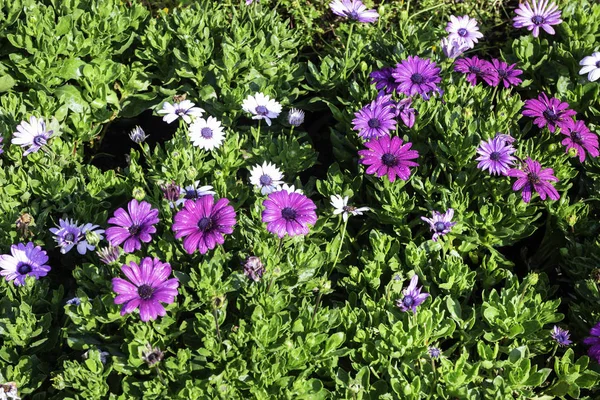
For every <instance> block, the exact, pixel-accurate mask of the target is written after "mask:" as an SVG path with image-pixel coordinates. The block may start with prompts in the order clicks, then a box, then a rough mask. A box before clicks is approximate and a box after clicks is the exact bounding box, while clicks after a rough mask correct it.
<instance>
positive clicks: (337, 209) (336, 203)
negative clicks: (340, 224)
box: [331, 194, 371, 222]
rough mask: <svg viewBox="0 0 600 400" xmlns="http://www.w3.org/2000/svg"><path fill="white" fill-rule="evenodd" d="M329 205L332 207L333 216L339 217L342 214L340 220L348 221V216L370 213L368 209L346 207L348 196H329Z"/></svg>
mask: <svg viewBox="0 0 600 400" xmlns="http://www.w3.org/2000/svg"><path fill="white" fill-rule="evenodd" d="M331 205H332V206H333V208H334V210H333V214H334V215H339V214H342V219H343V220H344V222H345V221H348V216H349V215H350V214H352V215H362V213H363V212H364V211H370V210H371V209H370V208H369V207H358V208H357V207H353V206H349V205H348V196H344V197H342V196H340V195H339V194H335V195H333V196H331Z"/></svg>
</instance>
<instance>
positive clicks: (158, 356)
mask: <svg viewBox="0 0 600 400" xmlns="http://www.w3.org/2000/svg"><path fill="white" fill-rule="evenodd" d="M164 357H165V354H164V353H163V352H162V350H161V349H159V348H158V347H154V348H152V346H151V345H150V343H146V347H145V348H144V350H142V360H144V362H145V363H146V364H148V366H149V367H152V366H154V365H156V364H158V363H159V362H161V361H162V359H163V358H164Z"/></svg>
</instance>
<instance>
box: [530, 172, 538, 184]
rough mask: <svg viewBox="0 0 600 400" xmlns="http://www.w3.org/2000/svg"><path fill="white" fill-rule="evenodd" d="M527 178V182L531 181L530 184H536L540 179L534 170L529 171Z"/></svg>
mask: <svg viewBox="0 0 600 400" xmlns="http://www.w3.org/2000/svg"><path fill="white" fill-rule="evenodd" d="M527 180H528V181H529V183H531V184H532V185H535V184H538V183H540V182H541V179H540V177H539V176H537V174H536V173H534V172H530V173H528V174H527Z"/></svg>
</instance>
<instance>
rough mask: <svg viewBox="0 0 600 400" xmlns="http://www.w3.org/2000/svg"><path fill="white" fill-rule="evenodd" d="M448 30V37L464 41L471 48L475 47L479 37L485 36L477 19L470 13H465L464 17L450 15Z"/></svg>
mask: <svg viewBox="0 0 600 400" xmlns="http://www.w3.org/2000/svg"><path fill="white" fill-rule="evenodd" d="M446 32H448V39H455V40H457V41H459V42H462V43H464V44H465V45H467V46H468V47H469V48H470V49H471V48H473V47H475V43H477V41H478V39H480V38H482V37H483V34H482V33H481V32H479V26H478V25H477V21H476V20H475V19H474V18H470V17H469V16H468V15H463V16H462V17H455V16H454V15H452V16H450V22H448V25H447V26H446Z"/></svg>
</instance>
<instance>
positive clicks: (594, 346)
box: [583, 322, 600, 364]
mask: <svg viewBox="0 0 600 400" xmlns="http://www.w3.org/2000/svg"><path fill="white" fill-rule="evenodd" d="M583 343H585V344H587V345H588V346H590V348H589V349H588V356H590V358H593V359H594V360H596V362H597V363H599V364H600V322H598V323H597V324H596V325H594V327H593V328H592V329H591V330H590V336H589V337H586V338H585V339H583Z"/></svg>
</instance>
